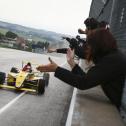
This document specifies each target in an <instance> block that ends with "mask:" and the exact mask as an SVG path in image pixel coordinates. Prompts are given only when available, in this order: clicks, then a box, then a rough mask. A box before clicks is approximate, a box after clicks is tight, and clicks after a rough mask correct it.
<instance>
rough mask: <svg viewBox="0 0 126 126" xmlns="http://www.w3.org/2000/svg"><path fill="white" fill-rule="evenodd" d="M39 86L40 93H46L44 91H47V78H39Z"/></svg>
mask: <svg viewBox="0 0 126 126" xmlns="http://www.w3.org/2000/svg"><path fill="white" fill-rule="evenodd" d="M37 88H38V89H37V92H38V94H39V95H42V94H44V92H45V80H43V79H40V80H38V87H37Z"/></svg>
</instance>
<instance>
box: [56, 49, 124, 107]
mask: <svg viewBox="0 0 126 126" xmlns="http://www.w3.org/2000/svg"><path fill="white" fill-rule="evenodd" d="M125 75H126V57H125V56H124V55H123V54H122V53H120V52H119V51H114V52H112V53H110V54H108V55H106V56H104V57H102V58H101V59H99V60H98V61H97V62H96V63H95V66H93V67H92V68H91V69H90V70H89V71H88V72H87V73H85V72H83V70H82V69H81V68H80V67H79V66H78V65H76V66H75V67H74V68H73V69H72V71H68V70H66V69H64V68H61V67H58V68H57V69H56V71H55V76H56V77H57V78H59V79H60V80H62V81H64V82H66V83H68V84H69V85H71V86H74V87H76V88H78V89H81V90H86V89H89V88H92V87H95V86H97V85H101V87H102V89H103V91H104V93H105V94H106V95H107V96H108V97H109V99H110V100H111V101H112V103H114V104H115V105H116V106H117V107H118V108H119V106H120V105H121V98H122V90H123V87H124V81H125Z"/></svg>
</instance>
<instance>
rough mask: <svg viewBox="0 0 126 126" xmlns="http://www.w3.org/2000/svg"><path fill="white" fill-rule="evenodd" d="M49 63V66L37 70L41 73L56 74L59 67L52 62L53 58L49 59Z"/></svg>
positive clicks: (39, 67) (42, 66) (41, 66)
mask: <svg viewBox="0 0 126 126" xmlns="http://www.w3.org/2000/svg"><path fill="white" fill-rule="evenodd" d="M49 62H50V63H49V64H47V65H40V66H38V67H37V68H36V69H37V70H38V71H40V72H55V71H56V68H57V67H58V65H57V64H56V63H55V62H54V61H52V60H51V58H49Z"/></svg>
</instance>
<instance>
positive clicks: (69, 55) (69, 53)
mask: <svg viewBox="0 0 126 126" xmlns="http://www.w3.org/2000/svg"><path fill="white" fill-rule="evenodd" d="M74 55H75V54H74V50H71V49H70V48H69V49H68V50H67V55H66V57H67V62H68V64H69V65H70V67H71V68H74V66H75V65H76V63H75V61H74Z"/></svg>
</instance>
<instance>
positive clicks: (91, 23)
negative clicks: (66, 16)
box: [84, 18, 99, 30]
mask: <svg viewBox="0 0 126 126" xmlns="http://www.w3.org/2000/svg"><path fill="white" fill-rule="evenodd" d="M84 24H85V25H86V27H87V29H91V30H93V29H96V28H98V26H99V22H98V21H97V20H96V19H95V18H87V19H86V20H85V21H84Z"/></svg>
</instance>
